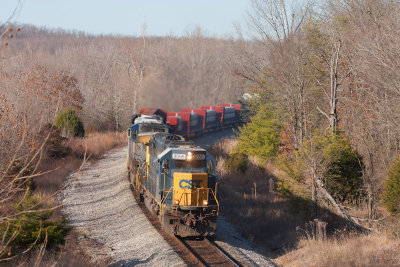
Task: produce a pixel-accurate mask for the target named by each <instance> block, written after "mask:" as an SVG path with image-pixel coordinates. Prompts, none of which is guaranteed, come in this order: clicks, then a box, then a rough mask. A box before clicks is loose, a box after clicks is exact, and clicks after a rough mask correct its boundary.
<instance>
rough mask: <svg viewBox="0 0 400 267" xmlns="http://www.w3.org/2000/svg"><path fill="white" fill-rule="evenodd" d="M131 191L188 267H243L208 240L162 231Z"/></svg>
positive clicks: (145, 213) (135, 195) (136, 195)
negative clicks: (173, 234) (172, 234)
mask: <svg viewBox="0 0 400 267" xmlns="http://www.w3.org/2000/svg"><path fill="white" fill-rule="evenodd" d="M131 190H132V191H133V195H134V197H135V199H136V201H137V203H138V204H139V207H140V209H141V210H142V212H143V213H144V215H145V216H146V217H147V219H148V220H149V221H150V223H151V224H152V225H153V226H154V228H155V229H156V230H157V231H158V232H159V233H160V234H161V236H162V237H163V238H164V239H165V241H167V243H168V244H169V245H170V246H171V247H172V248H173V250H174V251H175V252H176V253H177V254H178V255H179V256H180V257H181V258H182V259H183V260H184V261H185V263H186V264H187V265H188V266H243V265H242V264H240V263H239V262H238V261H236V260H235V259H234V258H232V257H231V256H229V254H228V253H227V252H225V251H224V250H223V249H222V248H221V247H219V246H218V245H217V244H215V242H213V241H211V240H209V239H207V238H182V237H179V236H171V235H169V234H167V233H165V232H164V231H163V230H162V229H161V224H160V221H159V220H158V218H157V217H156V216H155V215H153V214H152V213H151V212H150V211H149V210H148V209H147V208H146V207H145V205H144V203H142V202H140V200H139V196H138V194H137V192H136V191H135V189H134V188H133V187H132V186H131Z"/></svg>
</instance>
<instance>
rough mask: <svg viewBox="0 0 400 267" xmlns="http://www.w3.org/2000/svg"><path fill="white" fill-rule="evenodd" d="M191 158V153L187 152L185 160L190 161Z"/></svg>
mask: <svg viewBox="0 0 400 267" xmlns="http://www.w3.org/2000/svg"><path fill="white" fill-rule="evenodd" d="M192 157H193V155H192V152H188V153H187V159H188V160H191V159H192Z"/></svg>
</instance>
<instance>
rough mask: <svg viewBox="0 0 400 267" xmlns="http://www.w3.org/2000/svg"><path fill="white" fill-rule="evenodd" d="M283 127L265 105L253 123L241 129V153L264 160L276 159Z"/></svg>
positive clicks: (252, 119)
mask: <svg viewBox="0 0 400 267" xmlns="http://www.w3.org/2000/svg"><path fill="white" fill-rule="evenodd" d="M280 130H281V126H280V124H279V123H278V120H277V118H276V116H275V113H274V112H273V110H272V109H271V108H270V107H269V106H267V105H263V106H261V107H260V109H259V111H258V112H257V114H256V115H255V116H254V117H252V118H251V121H250V122H249V123H248V124H246V125H244V126H243V127H242V128H240V129H239V131H240V135H239V140H240V153H242V154H245V155H247V156H250V155H254V156H257V157H258V158H260V159H262V160H271V159H274V158H275V157H276V156H277V155H278V152H279V145H280V139H279V135H280Z"/></svg>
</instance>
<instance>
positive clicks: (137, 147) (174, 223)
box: [127, 114, 219, 237]
mask: <svg viewBox="0 0 400 267" xmlns="http://www.w3.org/2000/svg"><path fill="white" fill-rule="evenodd" d="M132 122H133V124H132V125H131V127H130V128H129V129H128V140H129V142H128V143H129V149H128V162H127V167H128V174H129V175H128V177H129V181H130V183H131V184H132V186H133V187H134V189H135V190H136V191H137V192H138V194H139V199H140V201H141V202H144V203H145V205H146V207H147V208H148V209H149V210H150V211H151V212H152V213H153V214H154V215H156V216H158V218H159V219H160V221H161V225H162V228H163V229H164V231H165V232H167V233H169V234H173V235H179V236H182V237H186V236H212V235H214V234H215V230H216V220H217V216H218V213H219V203H218V199H217V194H218V192H217V190H218V182H217V175H216V161H215V159H214V158H213V157H212V156H211V155H210V154H209V153H208V152H207V151H206V150H204V149H202V148H200V147H198V146H195V145H194V144H193V142H191V141H187V140H185V138H184V137H182V136H181V135H178V134H175V133H171V128H170V127H168V126H167V125H166V124H164V123H163V122H164V120H163V118H162V117H161V116H159V115H155V114H152V115H143V114H142V115H137V116H135V117H134V118H133V120H132Z"/></svg>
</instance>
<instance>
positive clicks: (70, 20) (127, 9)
mask: <svg viewBox="0 0 400 267" xmlns="http://www.w3.org/2000/svg"><path fill="white" fill-rule="evenodd" d="M17 3H18V0H0V23H4V21H6V20H7V19H8V17H9V16H10V15H11V14H12V12H13V10H14V9H15V7H16V6H17ZM21 4H22V8H20V10H19V11H18V12H17V14H16V16H15V17H14V18H13V20H12V21H13V22H17V23H21V24H33V25H35V26H45V27H48V28H52V29H54V28H62V29H65V30H78V31H84V32H87V33H90V34H116V35H127V36H139V35H141V33H142V29H143V25H146V34H147V35H152V36H165V35H174V36H181V35H184V34H185V33H186V32H187V31H188V30H190V29H193V28H194V27H195V26H200V27H201V28H202V30H204V31H205V33H206V34H207V35H209V36H214V37H221V38H223V37H227V36H228V35H229V34H230V33H234V27H233V24H234V23H236V24H240V25H242V27H243V26H244V25H246V10H248V9H249V8H250V0H21Z"/></svg>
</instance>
